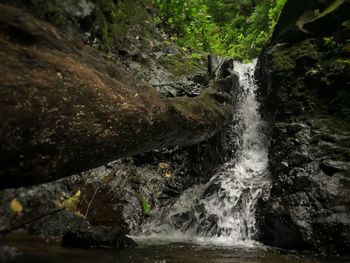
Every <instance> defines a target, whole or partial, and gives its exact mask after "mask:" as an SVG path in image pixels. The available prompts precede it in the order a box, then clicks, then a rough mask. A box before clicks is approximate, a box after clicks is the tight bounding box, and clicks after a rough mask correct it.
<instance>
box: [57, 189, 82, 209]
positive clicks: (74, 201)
mask: <svg viewBox="0 0 350 263" xmlns="http://www.w3.org/2000/svg"><path fill="white" fill-rule="evenodd" d="M80 195H81V192H80V190H78V191H77V192H76V193H75V194H74V195H73V196H71V197H69V198H67V199H66V200H64V201H63V202H62V205H63V206H64V207H65V208H67V209H68V210H71V211H73V212H76V210H77V206H78V204H79V202H80Z"/></svg>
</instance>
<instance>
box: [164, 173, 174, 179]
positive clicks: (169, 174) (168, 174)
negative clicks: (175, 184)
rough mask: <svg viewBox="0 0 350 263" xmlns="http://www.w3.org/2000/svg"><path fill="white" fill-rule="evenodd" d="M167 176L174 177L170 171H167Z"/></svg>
mask: <svg viewBox="0 0 350 263" xmlns="http://www.w3.org/2000/svg"><path fill="white" fill-rule="evenodd" d="M165 176H166V177H168V178H169V177H172V176H173V175H172V174H171V173H170V172H166V173H165Z"/></svg>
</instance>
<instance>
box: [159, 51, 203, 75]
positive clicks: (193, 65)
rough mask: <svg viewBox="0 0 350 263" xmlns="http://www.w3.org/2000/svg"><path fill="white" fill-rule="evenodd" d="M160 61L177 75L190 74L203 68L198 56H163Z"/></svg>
mask: <svg viewBox="0 0 350 263" xmlns="http://www.w3.org/2000/svg"><path fill="white" fill-rule="evenodd" d="M159 62H160V64H161V65H162V66H163V67H165V68H166V69H167V70H169V71H170V72H171V73H173V74H174V75H175V76H181V75H189V74H192V73H195V72H197V71H200V70H201V69H202V65H201V63H200V61H199V60H198V59H197V58H185V57H184V56H181V55H172V56H163V57H161V59H160V61H159Z"/></svg>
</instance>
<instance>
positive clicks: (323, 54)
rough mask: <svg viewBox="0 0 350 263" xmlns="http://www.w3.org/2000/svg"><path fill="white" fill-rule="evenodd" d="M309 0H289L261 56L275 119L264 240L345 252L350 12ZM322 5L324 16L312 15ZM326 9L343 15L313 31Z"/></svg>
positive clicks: (261, 75) (268, 111) (349, 214)
mask: <svg viewBox="0 0 350 263" xmlns="http://www.w3.org/2000/svg"><path fill="white" fill-rule="evenodd" d="M311 2H312V3H311V5H309V4H310V3H309V4H306V2H304V3H303V4H302V5H298V3H297V1H296V2H294V1H288V3H287V5H286V8H285V10H284V11H283V12H282V14H281V19H280V22H279V23H280V24H279V25H278V26H277V27H276V31H275V34H274V39H273V40H272V42H271V43H270V44H269V45H268V46H267V47H266V49H265V51H264V52H263V54H262V55H261V57H260V60H259V64H260V65H259V69H258V72H257V77H258V79H259V81H260V82H261V86H262V88H261V91H260V92H261V94H262V97H263V98H264V101H263V104H264V109H263V110H264V114H265V118H266V119H268V120H270V122H271V126H272V127H271V145H270V150H269V155H270V169H271V177H272V183H273V185H272V188H271V196H270V198H269V199H268V200H261V202H260V210H259V220H260V234H261V235H260V239H261V240H262V241H263V242H264V243H266V244H268V245H272V246H277V247H282V248H287V249H299V250H303V249H311V250H316V251H319V252H321V253H326V254H327V253H344V254H347V253H349V250H350V184H349V182H350V177H349V175H350V170H349V168H350V167H349V160H350V126H349V124H348V123H349V114H348V112H349V109H350V107H349V106H350V105H349V101H350V100H349V98H350V92H349V89H348V87H349V84H350V67H349V55H350V54H349V52H348V51H346V48H345V47H346V45H347V44H346V40H345V39H346V38H347V36H348V35H349V30H348V29H346V28H344V24H343V21H344V19H345V20H346V19H349V14H347V15H346V18H345V17H344V15H343V14H342V12H338V11H340V10H338V9H337V8H335V9H334V10H333V9H332V8H331V7H333V6H334V4H336V2H339V3H340V2H342V3H341V4H345V2H346V1H333V2H334V3H332V4H331V3H330V2H332V1H330V2H328V3H325V2H322V3H321V1H311ZM327 4H328V6H327ZM323 5H324V6H323ZM316 9H317V10H319V13H320V15H319V16H317V15H316V16H312V17H308V16H306V14H310V12H311V11H312V12H311V13H313V14H316V13H314V12H313V11H315V10H316ZM298 10H299V11H298ZM332 10H333V11H334V12H332ZM343 10H344V9H343ZM322 12H325V13H322ZM303 14H304V15H303ZM325 16H327V17H328V16H329V17H332V19H333V20H332V21H338V22H337V23H330V22H329V23H328V22H327V23H328V24H329V25H332V27H331V28H329V30H328V31H327V30H325V31H324V30H323V29H324V28H323V27H322V32H320V31H314V30H313V28H314V27H313V26H312V25H314V24H315V23H321V20H322V21H323V19H324V18H325ZM305 29H307V30H305ZM295 32H299V33H298V34H295ZM327 39H331V40H332V41H333V42H332V43H334V45H333V46H332V47H330V46H328V45H327V43H326V42H325V40H327Z"/></svg>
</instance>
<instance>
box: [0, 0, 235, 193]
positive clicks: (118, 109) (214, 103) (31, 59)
mask: <svg viewBox="0 0 350 263" xmlns="http://www.w3.org/2000/svg"><path fill="white" fill-rule="evenodd" d="M0 12H1V14H2V15H1V17H0V22H1V24H0V58H1V63H0V83H1V84H0V85H1V88H0V123H1V126H0V142H1V146H0V167H1V170H0V188H6V187H12V186H20V185H26V184H35V183H40V182H47V181H51V180H54V179H57V178H60V177H64V176H68V175H71V174H74V173H78V172H81V171H84V170H87V169H90V168H93V167H97V166H99V165H102V164H104V163H107V162H109V161H112V160H115V159H117V158H119V157H122V156H128V155H132V154H136V153H141V152H144V151H149V150H151V149H155V148H158V147H165V146H173V145H190V144H194V143H198V142H200V141H203V140H205V139H207V138H209V137H211V136H213V135H214V134H215V133H216V132H217V131H218V130H219V129H220V128H221V127H222V125H223V124H225V123H227V121H228V120H229V119H230V116H231V114H232V110H233V107H232V103H231V102H232V99H231V96H230V94H228V93H226V92H224V91H219V90H218V89H219V88H217V87H216V86H219V85H215V84H213V85H211V87H209V88H208V89H206V90H205V91H204V92H203V93H202V94H200V95H199V96H198V97H195V98H187V97H181V98H173V99H167V98H164V97H162V96H161V95H159V94H158V93H157V92H156V91H155V89H153V88H152V87H149V86H147V85H145V84H141V83H137V82H136V81H135V80H133V78H132V76H128V74H127V73H126V72H124V71H123V70H122V69H121V67H120V66H118V63H117V62H115V61H114V60H112V59H111V58H110V57H109V56H107V55H106V54H105V53H103V52H100V51H98V50H96V49H93V48H90V47H88V46H86V45H84V44H83V43H82V42H81V41H80V40H79V39H76V38H74V37H70V36H68V35H66V34H64V33H62V32H60V31H59V30H58V29H57V28H55V27H53V26H52V25H50V24H48V23H46V22H44V21H41V20H38V19H36V18H34V17H32V16H31V15H29V14H27V13H25V12H23V11H21V10H19V9H17V8H14V7H10V6H7V5H0Z"/></svg>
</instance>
